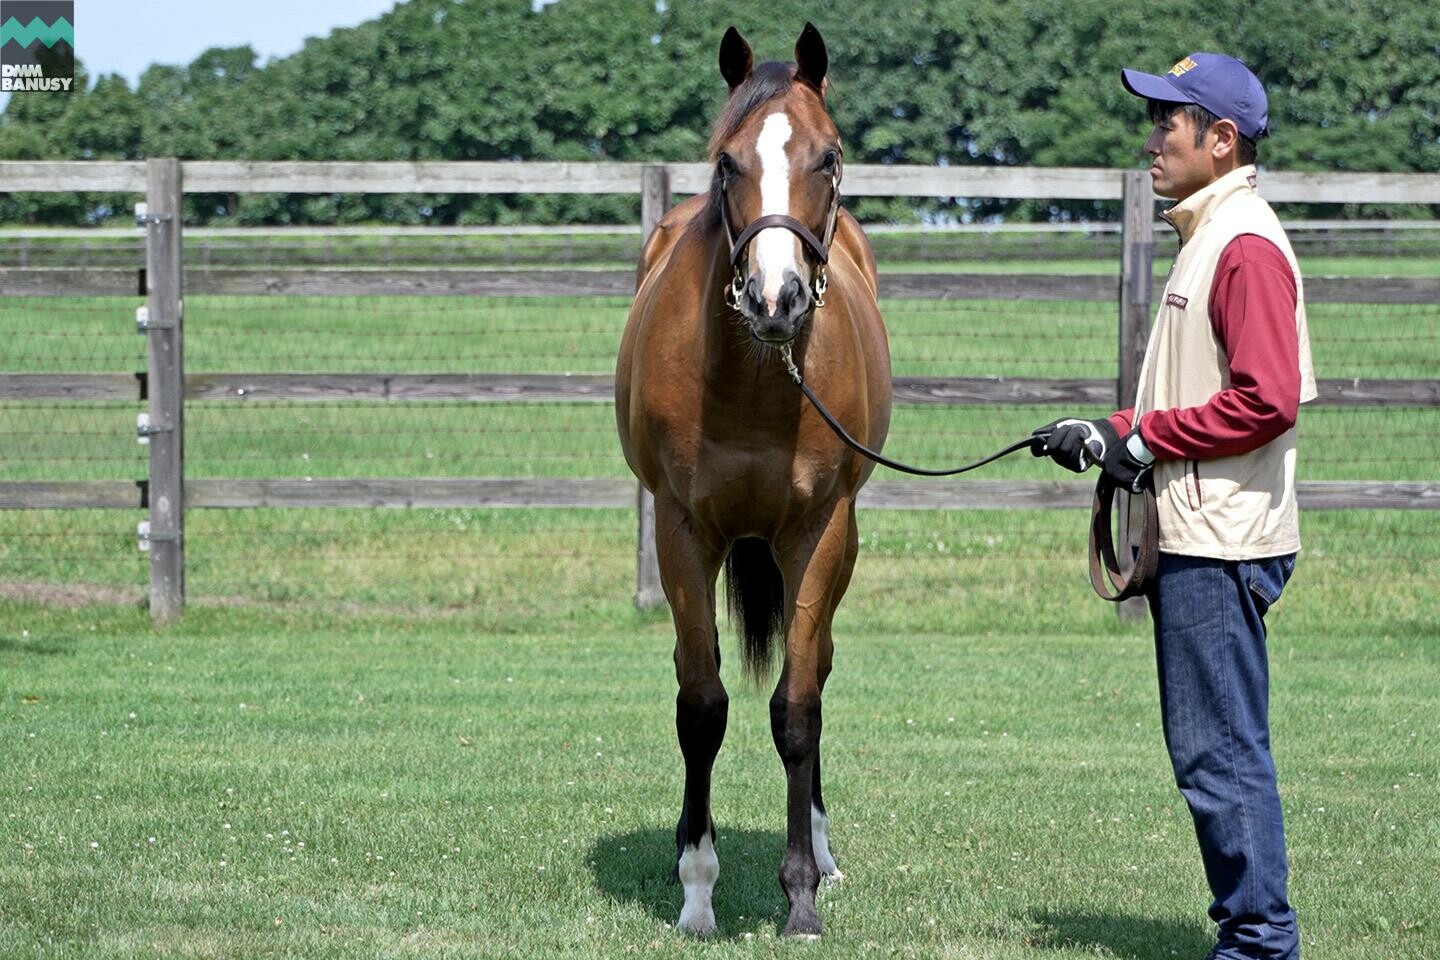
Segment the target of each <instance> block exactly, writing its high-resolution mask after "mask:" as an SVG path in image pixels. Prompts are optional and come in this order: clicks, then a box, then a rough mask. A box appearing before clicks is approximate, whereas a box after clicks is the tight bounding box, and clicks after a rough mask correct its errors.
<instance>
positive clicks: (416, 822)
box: [0, 264, 1440, 960]
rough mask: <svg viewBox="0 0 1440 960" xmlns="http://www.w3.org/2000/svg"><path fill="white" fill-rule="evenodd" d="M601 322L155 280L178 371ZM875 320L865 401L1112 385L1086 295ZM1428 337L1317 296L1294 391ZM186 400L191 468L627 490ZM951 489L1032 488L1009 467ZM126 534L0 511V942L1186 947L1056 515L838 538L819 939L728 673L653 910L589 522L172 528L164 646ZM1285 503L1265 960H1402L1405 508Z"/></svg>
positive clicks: (1343, 414)
mask: <svg viewBox="0 0 1440 960" xmlns="http://www.w3.org/2000/svg"><path fill="white" fill-rule="evenodd" d="M1020 266H1021V267H1030V266H1032V264H1024V265H1020ZM1018 268H1020V267H1017V269H1018ZM135 303H136V301H135V300H133V299H127V298H85V299H81V298H75V299H69V298H58V299H45V300H39V299H29V300H27V299H22V298H4V299H3V300H0V336H4V337H5V338H6V343H7V351H6V357H7V359H6V361H5V366H6V367H7V368H8V369H9V370H10V371H19V372H130V371H134V370H139V369H143V366H144V359H143V352H142V351H143V341H142V340H141V339H140V338H139V337H137V336H135V334H134V333H133V332H132V330H133V308H134V306H135ZM625 306H626V305H625V302H624V301H623V300H617V299H613V298H612V299H594V300H576V301H553V300H551V301H545V300H496V301H480V302H477V301H470V300H460V301H450V300H444V299H439V298H436V299H426V298H374V299H366V300H357V299H348V298H322V299H316V300H307V299H299V298H270V299H263V298H210V297H195V298H191V300H190V301H189V302H187V312H186V318H187V343H186V351H187V355H186V361H187V367H188V369H189V370H191V371H193V372H197V373H198V372H225V371H230V372H235V371H252V372H306V371H316V372H319V371H331V372H377V373H379V372H473V371H484V372H536V373H539V372H545V373H563V372H567V371H568V372H572V373H601V374H604V373H609V372H610V371H611V369H612V366H613V357H614V350H615V345H616V342H617V340H618V336H619V330H620V325H621V324H623V321H624V315H625ZM886 315H887V321H888V323H889V328H890V333H891V342H892V348H893V354H894V359H895V370H896V373H897V375H902V376H946V375H954V376H1006V377H1019V376H1029V377H1110V376H1113V375H1114V369H1115V356H1114V354H1115V351H1114V347H1113V336H1114V329H1115V318H1114V313H1113V308H1112V307H1111V306H1110V305H1107V304H1086V303H1058V304H1054V303H1052V304H1023V303H1013V302H981V303H942V302H925V303H917V302H889V303H887V304H886ZM1437 318H1440V314H1437V311H1436V309H1435V308H1434V307H1426V306H1416V307H1366V306H1357V305H1315V306H1314V307H1313V308H1312V311H1311V330H1312V340H1313V345H1314V350H1315V357H1316V365H1317V371H1318V373H1319V375H1320V376H1322V377H1358V378H1364V379H1369V378H1385V377H1417V378H1426V377H1434V376H1435V371H1436V370H1437V369H1440V337H1437V335H1436V332H1435V330H1436V326H1435V321H1436V319H1437ZM140 408H141V407H140V404H138V403H110V402H98V403H76V404H63V405H62V404H38V403H4V404H0V438H3V442H4V450H3V457H0V480H3V481H6V482H8V481H18V480H85V479H91V480H133V479H135V478H137V477H141V476H144V474H145V470H146V462H145V457H146V452H145V450H144V448H142V447H139V446H138V445H137V444H136V443H135V441H134V436H133V424H134V416H135V413H136V412H137V411H138V410H139V409H140ZM1087 412H1093V413H1096V414H1100V413H1103V412H1104V411H1103V410H1100V409H1098V408H1097V409H1095V410H1093V411H1085V410H1076V409H1074V408H1071V407H1053V408H1052V407H1040V406H1036V407H1024V408H1017V407H958V408H933V407H897V408H896V410H895V413H894V417H893V421H892V430H891V440H890V443H889V445H888V446H887V452H889V453H891V454H892V455H894V456H898V457H901V458H903V459H910V460H915V461H919V462H923V463H927V464H929V463H936V464H939V463H948V462H959V461H962V460H968V459H971V458H973V457H975V456H977V455H979V454H981V453H984V452H988V451H989V450H992V449H995V448H997V447H999V446H1001V445H1003V444H1005V443H1007V442H1009V441H1010V440H1011V439H1013V438H1014V437H1016V436H1020V435H1023V434H1024V433H1026V432H1028V431H1029V430H1030V429H1031V428H1033V427H1034V426H1035V425H1037V424H1039V423H1043V422H1045V421H1047V420H1049V419H1052V418H1054V417H1055V416H1058V415H1061V414H1067V413H1068V414H1073V413H1087ZM186 416H187V428H188V436H187V470H188V476H189V477H191V478H192V479H199V478H223V477H292V478H298V477H307V476H311V477H397V476H398V477H403V476H437V477H438V476H521V477H626V476H628V471H627V468H626V467H625V465H624V463H623V460H622V459H621V457H620V456H619V452H618V449H617V446H616V444H615V441H614V433H613V430H614V426H613V413H612V411H611V409H610V408H609V407H608V406H607V405H603V404H526V405H471V404H457V403H424V404H382V405H364V404H352V405H345V404H335V403H321V404H276V403H259V402H244V403H241V402H197V403H192V404H190V405H188V406H187V412H186ZM1301 431H1302V446H1301V452H1302V456H1301V466H1300V472H1301V476H1302V477H1303V478H1304V479H1324V480H1342V479H1343V480H1424V481H1432V482H1433V481H1434V479H1435V473H1434V470H1435V464H1436V463H1437V462H1440V445H1437V444H1440V440H1437V437H1440V410H1437V409H1435V408H1346V409H1335V408H1330V409H1325V408H1321V409H1315V410H1307V411H1305V413H1304V414H1303V415H1302V418H1301ZM986 478H987V479H1015V480H1036V479H1055V478H1056V475H1055V472H1054V470H1053V468H1051V467H1047V466H1046V465H1045V464H1044V463H1039V462H1036V461H1034V460H1032V459H1030V458H1028V457H1023V456H1021V457H1017V458H1012V459H1010V460H1007V461H1005V462H1003V463H1001V464H998V465H996V466H994V467H992V468H989V470H988V471H987V474H986ZM886 479H893V477H886ZM917 482H934V481H917ZM955 482H957V483H963V482H964V481H963V480H962V481H955ZM143 517H144V514H143V513H142V512H141V511H138V510H111V511H103V510H78V511H28V512H15V511H0V743H3V744H4V745H5V746H4V748H3V751H0V757H3V758H4V759H5V761H7V762H6V765H5V767H6V772H7V776H5V777H0V810H3V811H4V813H3V819H0V831H3V834H0V851H3V853H0V957H7V958H8V957H11V956H16V957H22V956H36V957H42V956H43V957H104V958H112V957H116V958H126V957H136V958H139V957H146V958H149V957H172V956H173V957H236V958H239V957H246V958H248V957H256V956H295V957H302V956H303V957H351V956H383V957H446V956H466V957H471V956H482V957H490V956H493V957H501V956H504V957H550V956H582V955H583V956H587V957H612V956H613V957H623V956H629V955H632V954H642V955H657V956H677V955H680V954H685V955H694V954H697V953H703V954H705V955H707V956H715V957H720V956H727V957H728V956H747V957H748V956H754V955H763V956H772V955H790V954H795V955H800V954H802V953H803V954H804V955H805V956H807V957H809V956H818V955H821V954H823V955H825V956H832V955H833V956H837V957H842V956H843V957H849V956H857V955H858V956H917V957H930V956H941V957H956V958H964V957H976V958H982V957H983V958H1000V960H1008V958H1016V960H1020V958H1025V960H1042V958H1047V960H1048V958H1071V957H1074V958H1078V957H1094V956H1102V957H1114V958H1127V960H1129V958H1133V960H1148V958H1152V957H1154V958H1161V960H1165V958H1169V957H1171V956H1178V957H1191V958H1195V960H1198V958H1199V957H1200V956H1201V955H1203V953H1204V952H1205V950H1206V949H1207V948H1208V946H1209V944H1208V941H1207V936H1208V933H1207V925H1206V921H1205V918H1204V906H1205V903H1206V901H1207V896H1206V893H1205V889H1204V883H1203V878H1202V876H1201V872H1200V866H1199V863H1198V858H1197V856H1196V853H1195V850H1194V839H1193V835H1192V833H1191V828H1190V825H1189V821H1188V816H1187V814H1186V813H1185V811H1184V808H1183V805H1182V804H1181V802H1180V800H1179V797H1178V795H1177V794H1176V792H1175V790H1174V787H1173V783H1172V781H1171V778H1170V775H1169V772H1168V766H1167V763H1166V760H1165V755H1164V750H1163V746H1162V745H1161V743H1160V738H1159V732H1158V708H1157V705H1156V702H1155V700H1156V698H1155V690H1154V688H1155V682H1154V674H1153V667H1152V666H1151V657H1152V655H1151V652H1150V648H1149V640H1148V637H1147V635H1146V627H1145V625H1144V624H1143V623H1142V624H1133V623H1129V622H1122V621H1119V620H1118V619H1117V618H1116V616H1115V614H1114V611H1113V610H1112V609H1111V608H1110V607H1109V606H1108V605H1105V604H1102V603H1100V602H1098V601H1097V600H1095V599H1094V598H1093V596H1092V595H1091V594H1090V590H1089V586H1088V584H1087V583H1086V580H1085V576H1084V533H1085V520H1086V517H1085V514H1084V513H1083V512H1082V511H1075V510H1025V511H964V512H961V511H933V512H901V511H862V513H861V520H860V523H861V534H862V547H861V558H860V562H859V565H858V567H857V572H856V577H855V581H854V583H853V585H852V588H851V591H850V595H849V597H848V598H847V601H846V603H845V605H844V606H843V607H842V608H841V611H840V614H839V617H838V619H837V626H836V632H837V667H836V673H835V674H834V677H833V678H832V680H831V683H830V686H829V688H828V689H827V696H826V708H825V709H826V717H825V729H826V764H825V766H826V776H827V785H826V795H827V800H828V802H829V804H830V806H831V813H832V817H833V824H834V846H835V850H836V854H837V857H838V858H839V860H840V865H841V867H842V869H844V870H845V871H846V873H847V875H848V877H847V879H846V880H845V881H844V882H843V883H842V884H840V885H839V886H836V887H833V888H829V889H827V890H826V891H825V892H824V893H823V894H822V898H821V914H822V916H823V918H824V920H825V922H826V924H827V938H826V940H825V941H824V942H822V943H821V944H818V945H813V944H812V945H799V944H788V943H783V942H781V941H779V940H778V938H777V936H776V930H777V925H778V924H780V923H783V913H782V911H783V907H784V900H783V896H782V895H781V893H780V891H779V888H778V885H777V883H776V881H775V876H774V875H775V871H776V869H777V867H778V862H779V856H780V852H781V848H782V846H783V791H784V788H783V780H782V777H781V774H780V772H779V764H778V762H777V761H776V759H775V756H774V751H773V747H772V746H771V743H770V734H769V730H768V723H767V716H768V712H767V709H766V705H765V701H766V697H767V693H766V692H765V691H757V690H754V689H752V688H749V687H747V686H745V685H743V684H742V683H741V682H739V680H738V679H737V678H736V673H735V670H734V668H735V667H736V665H737V663H738V658H736V657H734V656H727V659H726V667H725V675H726V679H727V684H728V685H729V688H730V690H731V696H732V707H731V720H730V727H729V736H728V740H727V743H726V746H725V749H724V751H723V752H722V754H721V757H720V763H719V766H718V768H717V776H716V783H715V802H716V817H717V822H718V824H719V827H720V839H719V843H718V845H717V849H718V851H719V855H720V858H721V864H722V870H721V879H720V884H719V887H718V889H717V894H716V907H717V914H718V917H719V922H720V935H719V937H718V938H717V942H714V943H707V944H694V943H691V942H689V941H686V940H684V939H682V938H680V937H679V936H678V935H676V934H675V933H674V931H673V930H671V929H670V926H671V925H672V924H673V923H674V920H675V918H676V916H677V915H678V910H679V904H680V891H679V889H678V888H676V887H671V886H668V885H667V884H666V883H665V882H664V880H665V877H666V875H667V874H668V871H669V868H670V858H671V856H672V845H671V844H672V841H671V839H670V837H671V833H672V831H673V824H674V819H675V816H676V813H677V811H678V803H679V797H680V790H681V780H680V764H679V755H678V750H677V748H676V746H675V743H674V727H673V715H672V712H673V702H674V693H675V691H674V681H673V675H672V669H673V668H672V665H671V661H670V648H671V646H672V643H673V638H672V632H671V628H670V626H669V624H668V621H667V619H666V618H665V617H664V616H663V615H661V614H646V615H640V614H636V613H635V612H634V611H633V609H632V607H631V604H630V600H629V597H630V595H631V592H632V590H633V578H634V572H633V571H634V537H635V533H634V516H633V512H632V511H630V510H451V509H447V510H429V509H416V510H328V509H316V510H291V511H286V510H274V509H253V510H243V511H226V510H214V511H200V510H194V511H190V513H189V514H188V517H187V531H186V533H187V544H188V548H187V549H188V560H187V589H188V593H189V598H190V605H189V609H188V612H187V614H186V616H185V619H184V621H183V622H182V624H181V625H179V626H178V627H176V628H173V629H170V630H163V631H155V630H152V629H151V627H150V625H149V621H148V616H147V615H146V614H145V612H144V611H143V609H141V608H140V607H139V606H138V604H137V601H139V600H140V599H141V598H142V597H143V595H144V590H145V584H146V581H147V575H148V572H147V561H146V558H145V556H144V555H143V554H141V553H139V552H138V551H137V550H136V546H135V525H136V523H137V522H138V521H139V520H141V519H143ZM1303 522H1304V539H1305V544H1306V547H1305V550H1304V552H1303V554H1302V558H1301V562H1300V566H1299V570H1298V572H1297V574H1296V577H1295V579H1294V581H1293V582H1292V584H1291V586H1290V587H1289V588H1288V590H1287V593H1286V596H1285V597H1284V598H1283V599H1282V601H1281V603H1280V604H1279V605H1278V606H1277V607H1276V609H1275V611H1274V612H1273V613H1272V614H1271V626H1272V631H1273V632H1272V637H1271V653H1272V674H1273V678H1274V698H1273V704H1274V727H1275V731H1274V732H1275V744H1276V754H1277V759H1278V762H1279V766H1280V771H1281V787H1282V794H1283V798H1284V801H1285V804H1286V812H1287V817H1288V820H1289V832H1290V853H1291V858H1292V866H1293V887H1292V894H1293V897H1294V900H1295V902H1296V904H1297V906H1298V909H1299V910H1300V916H1301V922H1302V926H1303V929H1304V936H1305V950H1306V955H1307V956H1312V957H1325V958H1340V960H1408V958H1415V960H1421V958H1427V960H1428V958H1429V957H1432V956H1435V955H1437V954H1440V919H1437V917H1436V914H1435V904H1436V903H1437V902H1440V880H1437V879H1436V878H1437V877H1440V852H1437V851H1440V826H1437V825H1436V821H1435V818H1434V798H1435V784H1436V781H1437V778H1440V762H1437V760H1436V758H1437V756H1440V750H1437V746H1440V745H1437V743H1436V735H1437V732H1440V731H1437V727H1436V724H1435V705H1436V703H1437V702H1440V671H1437V663H1436V659H1437V650H1436V647H1435V638H1436V637H1437V636H1440V605H1437V604H1436V603H1435V597H1436V595H1437V591H1440V515H1437V514H1436V512H1435V511H1351V512H1321V511H1310V512H1307V513H1306V514H1305V516H1304V521H1303ZM733 646H734V643H733V640H728V639H727V640H726V649H727V653H728V652H729V651H730V650H733ZM597 738H598V739H597ZM152 837H153V838H154V841H153V842H152V841H151V838H152ZM91 844H94V845H95V846H93V847H92V846H91ZM302 844H303V846H302Z"/></svg>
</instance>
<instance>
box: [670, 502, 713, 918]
mask: <svg viewBox="0 0 1440 960" xmlns="http://www.w3.org/2000/svg"><path fill="white" fill-rule="evenodd" d="M655 529H656V547H657V550H656V552H657V554H658V556H659V561H660V582H661V585H662V586H663V587H664V588H665V597H666V599H667V600H669V601H670V612H671V615H672V617H673V618H674V620H675V678H676V680H677V681H679V685H680V692H679V694H678V695H677V696H676V698H675V732H676V734H677V735H678V736H679V739H680V753H681V755H682V756H684V758H685V800H684V805H683V806H682V807H681V809H680V822H679V823H678V824H677V825H676V827H675V848H676V868H675V872H676V875H677V876H678V877H679V880H680V882H681V883H682V884H684V887H685V905H684V907H682V908H681V910H680V922H679V927H680V929H681V930H684V931H686V932H687V933H693V934H697V935H701V936H703V935H705V934H709V933H712V932H713V931H714V930H715V912H714V910H713V909H712V908H711V906H710V894H711V891H712V890H713V889H714V887H715V880H716V878H717V877H719V875H720V860H719V858H718V857H717V856H716V855H715V824H714V820H713V819H712V818H711V816H710V771H711V768H712V767H713V766H714V763H715V755H716V754H717V753H719V751H720V744H721V741H723V740H724V738H725V723H726V718H727V716H728V713H729V703H730V700H729V697H728V695H727V694H726V693H725V687H724V685H723V684H722V683H721V682H720V647H719V644H718V642H717V637H716V632H715V578H716V576H717V575H718V573H719V571H720V564H721V562H722V560H723V555H722V554H721V553H720V552H719V551H715V550H712V549H710V548H709V547H708V546H706V545H705V544H704V543H702V541H701V538H700V537H698V536H697V535H696V534H695V531H694V529H693V527H692V526H691V524H690V521H689V518H688V516H686V514H685V512H684V511H683V510H682V509H681V508H680V507H679V506H678V505H676V504H675V503H674V502H673V501H670V500H668V499H663V498H661V497H656V502H655Z"/></svg>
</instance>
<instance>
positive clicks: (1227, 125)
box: [1210, 120, 1240, 160]
mask: <svg viewBox="0 0 1440 960" xmlns="http://www.w3.org/2000/svg"><path fill="white" fill-rule="evenodd" d="M1210 135H1211V136H1213V137H1214V138H1215V139H1214V142H1213V143H1211V145H1210V156H1212V157H1214V158H1215V159H1216V160H1224V159H1226V158H1227V157H1230V156H1232V155H1233V154H1234V153H1235V151H1236V149H1238V148H1239V146H1240V128H1239V127H1237V126H1235V121H1234V120H1216V121H1215V123H1214V125H1213V126H1211V127H1210Z"/></svg>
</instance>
